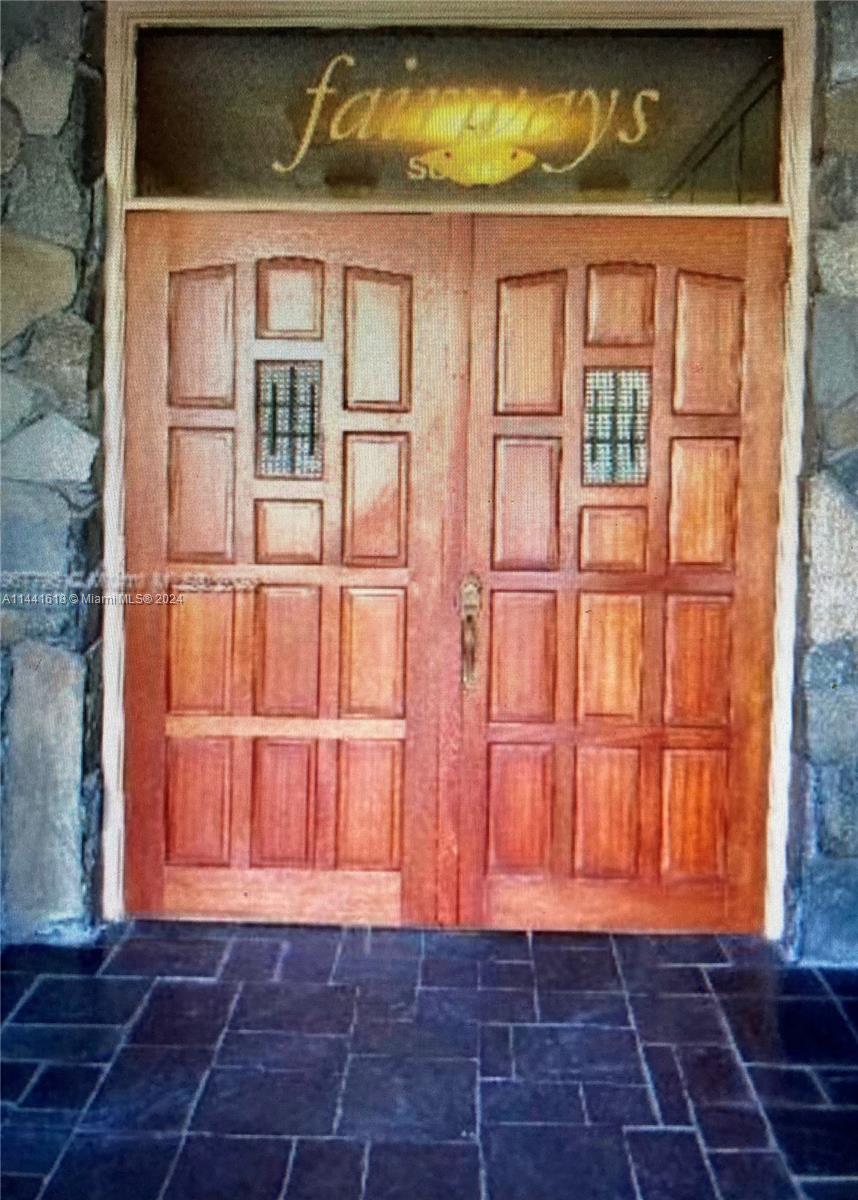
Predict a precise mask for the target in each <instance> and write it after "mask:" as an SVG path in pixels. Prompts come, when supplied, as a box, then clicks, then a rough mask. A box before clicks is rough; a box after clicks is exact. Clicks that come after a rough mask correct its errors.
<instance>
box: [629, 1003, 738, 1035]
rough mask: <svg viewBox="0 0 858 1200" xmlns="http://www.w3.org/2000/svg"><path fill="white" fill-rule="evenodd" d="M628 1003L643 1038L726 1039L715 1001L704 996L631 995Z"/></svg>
mask: <svg viewBox="0 0 858 1200" xmlns="http://www.w3.org/2000/svg"><path fill="white" fill-rule="evenodd" d="M631 1005H632V1014H633V1016H634V1019H635V1023H636V1024H637V1027H638V1030H639V1032H640V1035H641V1037H642V1039H643V1040H644V1041H645V1042H674V1043H686V1044H688V1043H691V1044H696V1045H713V1044H717V1043H722V1042H726V1040H727V1035H726V1032H725V1030H724V1026H723V1023H722V1021H721V1016H720V1013H719V1011H718V1005H717V1004H716V1002H715V1001H714V1000H712V999H709V998H707V997H705V996H632V997H631Z"/></svg>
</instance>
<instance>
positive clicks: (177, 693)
mask: <svg viewBox="0 0 858 1200" xmlns="http://www.w3.org/2000/svg"><path fill="white" fill-rule="evenodd" d="M454 231H455V222H454V221H452V220H448V219H447V218H444V217H432V216H415V217H411V216H395V217H394V216H391V217H357V218H352V219H350V220H348V221H345V220H343V219H342V218H336V217H330V218H326V217H314V218H310V217H303V216H296V215H286V214H230V215H229V216H226V215H222V214H202V215H200V214H197V215H192V214H181V213H176V214H169V213H137V214H132V215H131V216H130V217H129V219H128V227H127V248H128V251H127V252H128V268H127V280H128V297H127V345H126V427H127V438H126V478H127V514H126V515H127V523H126V561H127V568H128V572H129V574H130V575H131V577H132V579H131V592H132V594H139V596H140V598H141V602H140V603H134V604H132V605H129V607H128V609H127V612H126V616H127V642H126V649H127V653H126V697H125V698H126V730H127V756H126V793H127V809H126V812H127V816H126V821H127V838H126V903H127V909H128V911H129V913H131V914H174V915H178V916H206V915H209V916H211V915H218V916H221V917H230V916H233V917H241V918H258V919H269V920H292V921H296V920H298V921H301V920H306V921H332V922H340V921H349V922H364V921H372V922H376V923H389V924H397V923H399V922H400V921H408V922H412V923H413V922H432V921H434V919H435V916H436V896H435V838H436V827H435V802H434V795H435V771H436V766H435V758H436V755H435V749H434V747H435V737H436V713H437V708H438V705H437V703H436V696H435V693H434V691H433V688H434V687H436V686H437V685H436V683H435V682H434V681H433V672H432V662H431V657H432V656H431V652H428V650H427V648H430V647H431V645H432V633H433V629H435V628H437V610H438V605H439V596H440V592H441V588H440V580H439V578H438V573H437V562H436V559H437V547H438V545H439V544H440V542H441V540H442V529H441V526H442V520H443V512H442V505H440V504H439V503H438V497H437V489H434V490H433V487H432V480H433V479H438V478H444V476H445V475H446V466H445V463H444V461H443V459H444V454H445V449H444V447H445V446H446V445H447V444H448V435H447V433H446V431H445V430H444V429H443V428H442V426H441V422H443V421H444V419H445V417H444V411H443V409H444V406H442V405H439V404H437V403H430V402H429V401H430V399H432V398H433V397H436V395H437V390H438V388H439V387H442V386H443V383H442V381H444V380H448V379H450V378H451V377H452V376H453V375H454V374H455V372H456V371H457V370H458V369H460V365H458V364H456V363H453V362H451V360H450V357H449V356H450V354H451V353H453V350H452V348H453V347H455V345H456V344H457V342H456V339H455V338H451V337H448V336H447V333H448V330H447V327H446V326H447V322H448V321H449V320H450V316H451V313H450V300H449V297H450V296H451V294H452V293H451V289H450V288H449V280H448V278H447V277H446V275H445V272H446V271H448V269H449V263H450V261H451V247H452V243H453V240H454ZM147 597H148V599H147Z"/></svg>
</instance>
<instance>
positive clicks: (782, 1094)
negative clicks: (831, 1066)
mask: <svg viewBox="0 0 858 1200" xmlns="http://www.w3.org/2000/svg"><path fill="white" fill-rule="evenodd" d="M748 1072H749V1074H750V1076H751V1081H752V1083H753V1085H754V1088H755V1090H756V1093H757V1095H758V1097H759V1099H760V1102H761V1103H762V1105H763V1107H764V1108H765V1107H768V1105H770V1104H824V1103H825V1096H824V1095H823V1094H822V1090H821V1089H820V1087H819V1084H818V1083H817V1082H816V1080H815V1079H814V1077H813V1075H812V1074H811V1073H810V1071H806V1070H805V1069H804V1068H803V1067H749V1068H748Z"/></svg>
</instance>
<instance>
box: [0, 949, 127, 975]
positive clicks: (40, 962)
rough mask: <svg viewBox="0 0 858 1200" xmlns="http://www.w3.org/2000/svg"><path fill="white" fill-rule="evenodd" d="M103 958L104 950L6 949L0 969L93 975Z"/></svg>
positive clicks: (49, 973) (1, 958)
mask: <svg viewBox="0 0 858 1200" xmlns="http://www.w3.org/2000/svg"><path fill="white" fill-rule="evenodd" d="M107 954H108V951H107V949H106V948H105V947H104V946H43V945H23V946H7V947H6V949H5V950H4V951H3V953H2V956H0V966H2V970H3V971H4V972H6V971H23V972H26V973H29V974H30V975H94V974H95V972H96V971H97V970H98V968H99V967H100V966H101V964H102V963H103V962H104V960H105V958H106V957H107Z"/></svg>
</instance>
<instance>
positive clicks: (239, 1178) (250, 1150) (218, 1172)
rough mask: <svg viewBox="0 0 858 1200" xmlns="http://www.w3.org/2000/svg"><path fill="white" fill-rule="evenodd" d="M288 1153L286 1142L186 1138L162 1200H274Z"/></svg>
mask: <svg viewBox="0 0 858 1200" xmlns="http://www.w3.org/2000/svg"><path fill="white" fill-rule="evenodd" d="M291 1152H292V1142H291V1141H290V1140H289V1139H287V1138H264V1137H256V1138H234V1137H207V1136H203V1135H199V1134H194V1135H191V1136H190V1137H188V1138H187V1140H186V1141H185V1144H184V1145H183V1146H182V1149H181V1152H180V1154H179V1157H178V1160H177V1161H176V1166H175V1169H174V1171H173V1174H172V1176H171V1177H170V1183H169V1185H168V1187H167V1190H166V1192H165V1193H164V1198H163V1200H278V1197H279V1196H280V1191H281V1188H282V1186H283V1180H284V1178H285V1177H286V1169H287V1167H288V1165H289V1155H290V1154H291Z"/></svg>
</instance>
